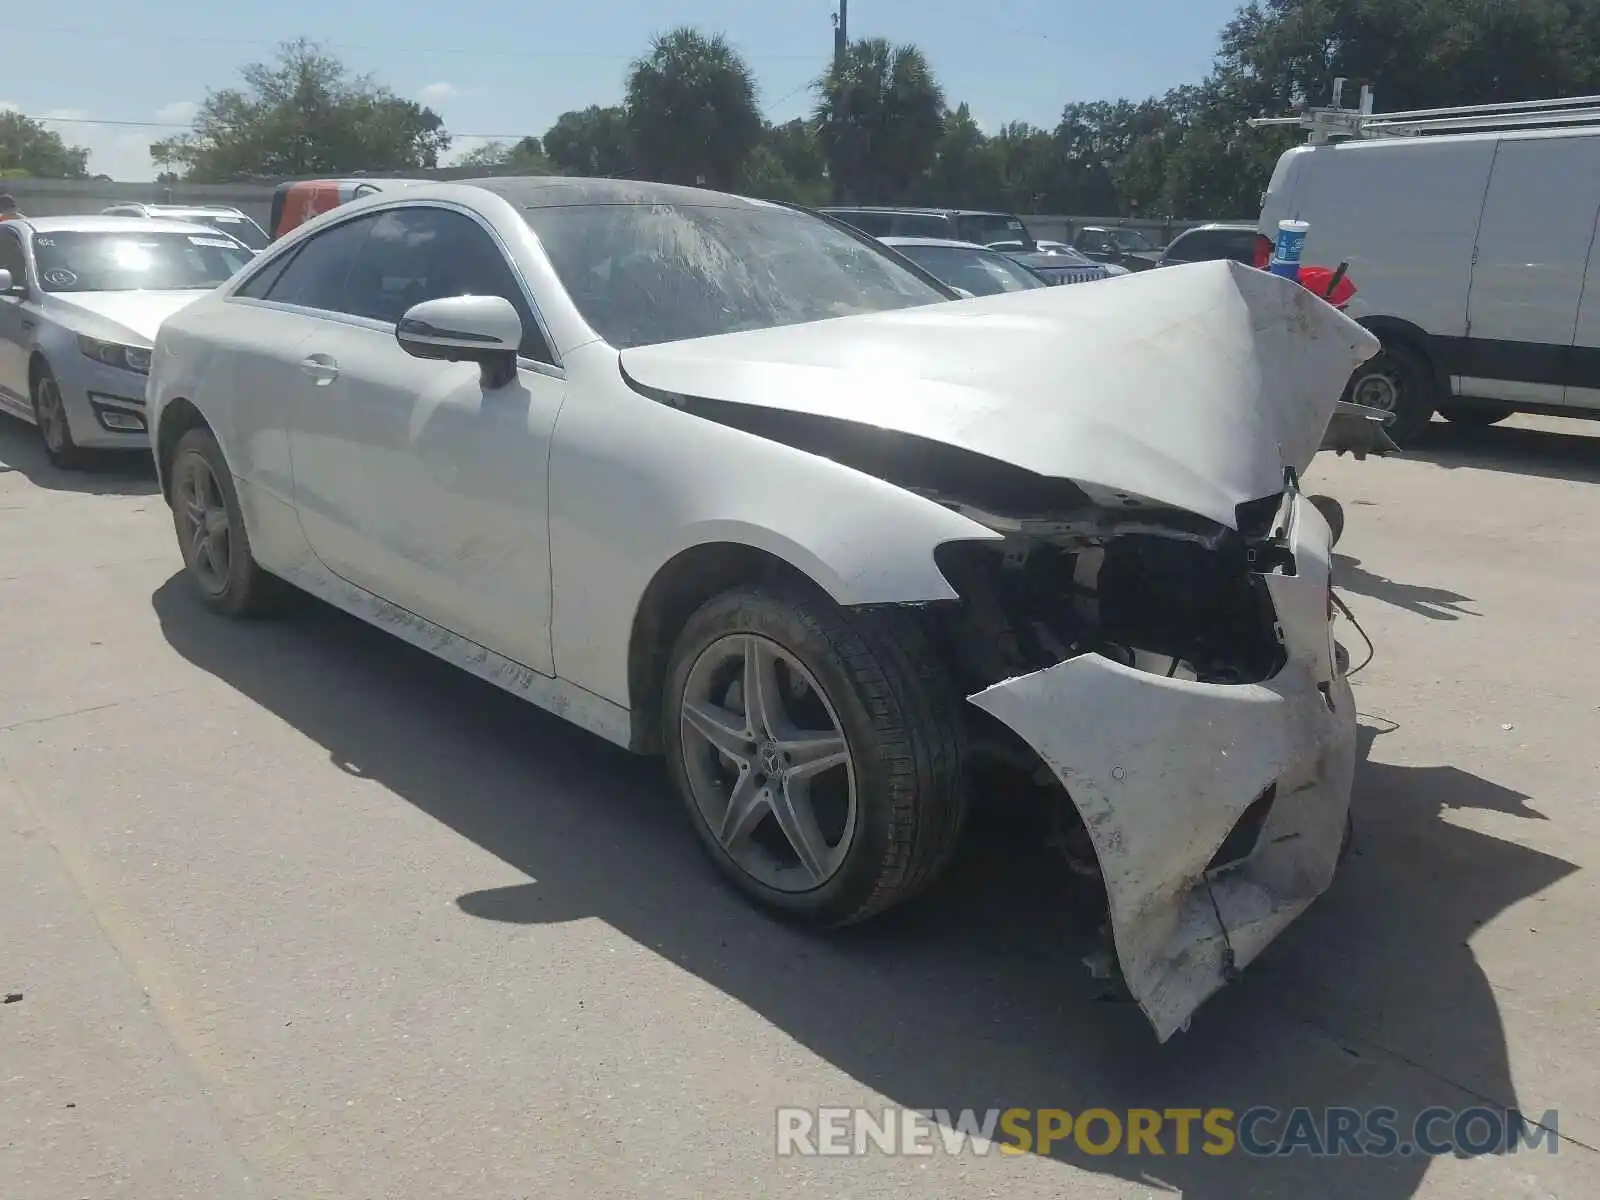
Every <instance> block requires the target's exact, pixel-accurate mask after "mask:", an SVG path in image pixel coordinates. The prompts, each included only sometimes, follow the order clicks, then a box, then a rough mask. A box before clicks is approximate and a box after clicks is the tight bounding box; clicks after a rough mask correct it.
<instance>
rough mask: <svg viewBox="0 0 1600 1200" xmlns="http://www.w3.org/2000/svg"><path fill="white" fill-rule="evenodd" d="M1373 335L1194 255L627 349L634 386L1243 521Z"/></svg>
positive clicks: (1298, 293) (1305, 441) (1243, 271)
mask: <svg viewBox="0 0 1600 1200" xmlns="http://www.w3.org/2000/svg"><path fill="white" fill-rule="evenodd" d="M1377 347H1378V342H1377V339H1376V338H1374V337H1373V336H1372V335H1371V334H1369V333H1367V332H1366V331H1365V330H1364V329H1362V328H1361V327H1360V326H1359V325H1357V324H1356V323H1355V322H1354V321H1352V320H1350V319H1349V318H1348V317H1346V316H1345V315H1344V314H1342V313H1340V312H1338V311H1337V310H1336V309H1334V308H1332V307H1331V306H1329V305H1328V304H1326V303H1324V302H1323V301H1322V300H1320V299H1318V298H1317V297H1315V296H1313V295H1312V294H1311V293H1310V292H1308V291H1306V290H1305V289H1304V288H1302V287H1300V286H1299V285H1298V284H1295V283H1293V282H1291V281H1289V280H1285V279H1280V278H1278V277H1276V276H1273V275H1269V274H1268V273H1266V272H1264V271H1257V270H1253V269H1251V268H1249V267H1245V266H1242V265H1240V264H1238V263H1234V262H1227V261H1223V262H1207V263H1196V264H1193V265H1189V266H1182V267H1171V268H1167V269H1164V270H1161V271H1150V272H1144V273H1141V274H1137V275H1130V276H1128V277H1126V278H1121V279H1114V280H1107V281H1106V282H1104V283H1098V284H1095V285H1094V286H1092V287H1074V288H1041V289H1038V290H1035V291H1028V292H1015V293H1010V294H1007V295H999V296H990V297H984V298H982V299H976V300H960V301H952V302H950V303H946V304H931V305H925V306H921V307H917V308H909V309H900V310H897V311H893V312H883V313H871V314H868V315H864V316H855V317H841V318H837V319H834V320H828V321H817V322H812V323H809V324H804V325H790V326H783V327H780V328H776V329H762V330H752V331H749V332H745V333H733V334H724V335H721V336H718V337H711V338H698V339H694V340H691V341H683V342H669V343H665V344H662V345H658V346H641V347H636V348H633V349H629V350H624V351H622V353H621V365H622V371H623V373H624V375H625V376H626V377H627V378H628V380H629V381H630V382H631V383H633V384H635V385H636V386H642V387H643V388H645V389H650V390H655V391H659V392H665V393H669V394H675V395H682V396H693V397H700V398H704V399H711V400H721V401H725V402H733V403H738V404H747V405H752V406H758V407H765V408H773V409H783V410H790V411H795V412H802V413H809V414H812V415H815V416H821V417H829V418H833V419H836V420H839V421H845V422H855V423H858V424H865V425H872V426H877V427H880V428H883V429H890V430H896V431H899V432H902V433H907V434H912V435H915V436H918V437H922V438H928V439H931V440H934V441H940V442H945V443H948V444H950V445H953V446H959V447H962V448H964V449H966V450H970V451H972V452H974V453H977V454H981V455H985V456H987V457H989V458H993V459H998V460H1000V461H1002V462H1006V463H1010V464H1012V465H1014V466H1017V467H1021V468H1023V469H1025V470H1028V471H1032V472H1034V473H1036V474H1038V475H1042V476H1047V477H1053V478H1058V479H1070V480H1073V481H1076V482H1078V483H1080V484H1084V485H1088V486H1092V487H1093V486H1097V487H1099V488H1101V489H1105V490H1108V491H1114V492H1125V493H1129V494H1131V495H1134V496H1138V497H1142V498H1144V499H1146V500H1150V501H1154V502H1156V503H1159V504H1163V505H1170V506H1173V507H1177V508H1182V509H1185V510H1187V511H1189V512H1193V513H1198V514H1200V515H1202V516H1205V517H1209V518H1211V519H1212V520H1214V521H1217V522H1219V523H1221V524H1223V525H1226V526H1228V527H1229V528H1236V527H1237V520H1238V518H1237V515H1236V511H1235V509H1236V506H1237V505H1239V504H1240V503H1243V502H1244V501H1247V500H1256V499H1260V498H1262V497H1264V496H1269V495H1272V494H1274V493H1276V492H1278V491H1281V490H1282V487H1283V470H1284V468H1285V467H1286V466H1287V467H1292V468H1294V470H1295V471H1296V472H1303V471H1304V470H1305V469H1306V467H1307V466H1309V465H1310V463H1311V459H1312V456H1313V455H1315V454H1316V452H1317V449H1318V447H1319V446H1320V444H1321V442H1322V437H1323V433H1324V431H1325V430H1326V429H1327V426H1328V420H1329V418H1330V417H1331V416H1332V414H1333V411H1334V405H1335V404H1336V403H1337V402H1338V400H1339V397H1340V395H1341V394H1342V393H1343V391H1344V387H1345V383H1346V381H1347V380H1348V379H1349V377H1350V373H1351V372H1352V371H1353V370H1354V369H1355V368H1356V367H1357V366H1358V365H1359V364H1360V363H1361V362H1363V361H1364V360H1366V359H1367V358H1369V357H1371V355H1372V354H1373V353H1374V352H1375V351H1376V350H1377Z"/></svg>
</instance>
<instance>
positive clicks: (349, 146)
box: [150, 38, 450, 182]
mask: <svg viewBox="0 0 1600 1200" xmlns="http://www.w3.org/2000/svg"><path fill="white" fill-rule="evenodd" d="M241 75H242V77H243V81H244V86H243V87H242V88H227V89H224V90H223V91H220V92H212V93H210V94H209V95H208V96H207V97H206V101H205V103H204V104H202V105H201V106H200V111H199V113H198V114H196V116H195V119H194V124H193V128H192V129H191V130H190V131H189V132H188V133H184V134H180V135H178V136H177V137H172V138H167V139H166V140H164V141H161V142H157V143H156V144H155V145H153V146H151V147H150V155H151V157H152V158H154V159H155V161H156V162H157V163H158V164H160V165H161V166H164V167H174V168H179V169H181V170H182V171H183V174H184V176H185V178H187V179H190V180H196V181H201V182H219V181H223V180H228V179H237V178H240V177H243V176H250V175H268V176H293V175H321V174H328V175H343V174H349V173H350V172H353V171H403V170H416V169H418V168H431V167H435V166H437V165H438V163H439V156H440V155H441V154H442V153H443V152H444V151H446V150H448V149H449V147H450V135H449V134H448V133H446V132H445V129H444V122H443V120H442V119H441V118H440V117H439V114H438V113H436V112H434V111H433V110H432V109H429V108H424V107H422V106H421V105H418V104H415V103H413V102H412V101H410V100H405V99H402V98H401V97H399V96H396V95H395V94H394V93H393V92H392V91H390V90H389V89H388V88H386V87H384V86H382V85H380V84H378V83H376V82H374V81H373V80H372V79H371V78H369V77H366V76H360V77H355V78H352V77H351V76H350V75H349V73H348V72H347V71H346V69H345V67H344V64H343V63H341V62H340V61H339V60H338V59H336V58H334V57H332V56H331V55H329V54H327V53H325V52H324V51H323V50H322V49H321V48H319V47H318V46H317V45H316V44H315V43H313V42H309V41H307V40H305V39H304V38H301V39H300V40H298V41H293V42H287V43H285V44H284V45H283V46H282V47H280V48H279V51H278V57H277V59H276V60H275V61H274V62H271V63H251V64H249V65H248V66H246V67H245V68H244V70H243V71H242V72H241Z"/></svg>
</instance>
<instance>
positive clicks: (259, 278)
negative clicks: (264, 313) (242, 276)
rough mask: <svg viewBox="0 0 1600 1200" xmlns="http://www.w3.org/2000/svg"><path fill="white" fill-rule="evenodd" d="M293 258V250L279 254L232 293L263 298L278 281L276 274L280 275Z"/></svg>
mask: <svg viewBox="0 0 1600 1200" xmlns="http://www.w3.org/2000/svg"><path fill="white" fill-rule="evenodd" d="M294 260H295V252H294V251H290V252H289V253H288V254H282V255H279V256H278V258H277V259H276V260H274V261H273V262H272V263H271V264H270V265H269V266H268V267H267V268H266V269H265V270H263V271H257V272H256V273H255V274H254V275H252V276H250V278H249V279H246V280H245V281H244V282H243V283H242V284H240V285H239V288H238V290H237V291H235V292H234V293H233V294H234V295H235V296H244V297H247V298H248V299H251V300H262V299H265V298H266V295H267V293H268V292H270V291H271V290H272V285H273V284H275V283H277V282H278V276H280V275H282V274H283V273H284V271H285V270H287V269H288V266H289V264H290V263H292V262H293V261H294Z"/></svg>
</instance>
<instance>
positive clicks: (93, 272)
mask: <svg viewBox="0 0 1600 1200" xmlns="http://www.w3.org/2000/svg"><path fill="white" fill-rule="evenodd" d="M33 254H34V259H35V262H36V264H37V266H38V268H39V283H40V285H41V286H42V287H43V288H44V290H45V291H47V292H132V291H168V290H181V289H191V288H193V289H199V288H214V287H216V286H217V285H218V284H219V283H223V282H225V281H226V280H227V279H228V278H229V277H230V276H231V275H232V274H233V273H234V272H235V271H237V270H238V269H239V268H240V267H242V266H244V265H245V264H246V263H247V262H249V261H250V257H251V256H250V251H248V250H246V249H245V248H244V247H243V246H241V245H239V243H238V242H236V241H234V240H233V239H232V238H227V237H222V236H220V235H218V236H207V235H205V234H195V233H145V232H143V231H140V232H136V233H124V232H122V231H118V232H116V233H91V232H88V231H83V230H73V231H71V232H64V233H40V234H36V235H35V236H34V239H33Z"/></svg>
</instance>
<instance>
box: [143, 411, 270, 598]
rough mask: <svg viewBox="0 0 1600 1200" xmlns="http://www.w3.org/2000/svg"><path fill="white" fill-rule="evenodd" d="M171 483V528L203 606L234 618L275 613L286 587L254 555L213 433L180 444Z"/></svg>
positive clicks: (193, 433)
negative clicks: (261, 565) (263, 567)
mask: <svg viewBox="0 0 1600 1200" xmlns="http://www.w3.org/2000/svg"><path fill="white" fill-rule="evenodd" d="M170 479H171V483H170V484H169V487H170V488H171V493H170V495H171V502H172V522H173V527H174V528H175V530H176V532H177V535H178V546H179V548H180V549H181V550H182V551H183V562H184V566H185V567H186V568H187V573H188V576H189V581H190V583H192V584H193V585H194V589H195V591H196V593H198V594H199V597H200V602H201V603H202V604H204V605H205V606H206V607H207V608H209V609H211V610H212V611H213V612H218V613H222V614H224V615H226V616H230V617H247V616H256V615H258V614H262V613H265V612H268V611H271V610H272V609H274V608H275V607H276V606H277V604H278V602H279V601H280V600H281V599H282V596H283V591H284V584H283V583H282V581H281V580H279V579H278V578H277V577H276V576H273V575H269V574H268V573H267V572H266V571H264V570H262V569H261V567H260V565H259V564H257V562H256V560H255V556H254V555H253V554H251V552H250V535H249V534H248V533H247V532H246V531H245V527H244V516H243V514H242V512H241V510H240V508H239V494H238V492H237V491H236V490H235V489H234V486H233V474H232V472H230V471H229V470H228V464H227V461H226V460H225V459H224V458H223V456H222V447H221V446H219V445H218V444H217V439H216V437H215V436H214V435H213V434H212V432H211V430H209V429H207V428H205V427H204V426H199V427H197V428H194V429H191V430H189V432H188V433H186V434H184V435H183V437H182V438H180V439H179V441H178V445H177V449H176V450H174V451H173V455H172V470H171V473H170Z"/></svg>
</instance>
